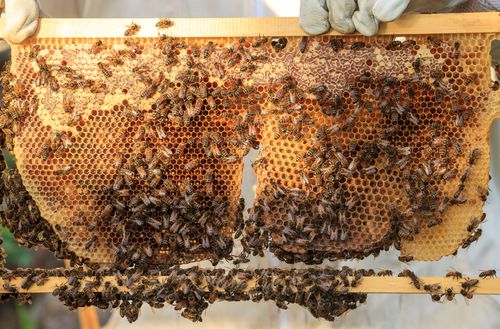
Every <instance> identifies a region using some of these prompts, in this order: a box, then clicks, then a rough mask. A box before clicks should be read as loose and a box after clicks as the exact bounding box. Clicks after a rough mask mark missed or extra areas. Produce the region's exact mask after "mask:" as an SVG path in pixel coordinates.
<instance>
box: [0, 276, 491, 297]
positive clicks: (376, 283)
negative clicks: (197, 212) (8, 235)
mask: <svg viewBox="0 0 500 329" xmlns="http://www.w3.org/2000/svg"><path fill="white" fill-rule="evenodd" d="M158 279H159V280H160V282H163V281H164V280H165V279H166V277H158ZM420 279H421V280H422V281H423V282H424V284H434V283H439V284H441V287H442V289H443V290H444V289H446V288H450V287H451V288H453V291H454V292H455V293H459V292H460V289H461V283H462V282H463V281H464V280H455V279H451V278H441V277H421V278H420ZM22 280H23V279H22V278H16V279H13V280H12V281H10V284H11V285H15V286H17V287H19V286H20V285H21V282H22ZM91 280H92V278H85V279H84V280H83V282H82V287H83V286H84V285H85V282H87V281H91ZM66 281H67V280H66V278H64V277H51V278H50V279H49V280H48V281H47V282H46V283H45V284H44V285H43V286H33V287H31V288H30V289H29V290H24V289H19V292H30V293H50V292H52V291H53V290H54V289H55V288H57V286H60V285H62V284H64V283H65V282H66ZM102 281H103V282H106V281H110V282H115V278H114V277H112V276H109V277H104V278H103V280H102ZM3 282H4V281H3V280H2V279H0V293H5V292H6V291H5V289H4V288H3ZM252 285H253V282H252V281H250V282H249V288H250V287H252ZM119 289H120V290H122V291H124V290H126V289H127V288H126V287H119ZM350 291H351V292H359V293H368V294H428V292H426V291H424V290H423V289H421V290H418V289H416V288H415V287H414V286H413V285H412V284H411V282H410V279H408V278H404V277H365V278H363V280H362V281H361V282H360V284H359V286H357V287H356V288H350ZM474 295H500V279H497V278H492V279H479V284H478V286H477V289H476V290H475V291H474Z"/></svg>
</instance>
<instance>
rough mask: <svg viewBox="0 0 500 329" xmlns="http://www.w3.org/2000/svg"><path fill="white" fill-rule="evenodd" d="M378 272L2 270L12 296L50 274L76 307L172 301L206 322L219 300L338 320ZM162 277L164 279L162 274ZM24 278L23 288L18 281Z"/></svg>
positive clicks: (361, 298)
mask: <svg viewBox="0 0 500 329" xmlns="http://www.w3.org/2000/svg"><path fill="white" fill-rule="evenodd" d="M370 275H375V272H374V271H373V270H353V269H350V268H348V267H344V268H342V269H340V270H338V269H332V268H325V269H300V270H298V269H292V270H281V269H255V270H243V269H232V270H224V269H213V270H207V269H201V268H199V267H191V268H188V269H181V268H180V267H178V266H175V267H171V268H169V269H168V270H162V271H156V270H150V271H149V272H143V271H137V270H134V269H130V270H127V271H125V272H123V273H122V272H120V271H113V270H102V269H98V270H84V269H83V268H73V269H55V270H38V269H18V270H13V271H1V273H0V277H1V278H2V279H3V280H4V284H3V288H4V289H5V290H7V291H8V292H9V293H7V294H4V295H2V296H3V297H2V298H3V299H4V300H7V299H12V298H15V299H18V300H19V299H24V300H28V299H29V294H26V293H22V292H19V289H20V288H22V289H29V288H30V287H32V286H34V285H37V286H40V285H43V284H44V283H45V282H46V281H47V277H65V278H66V282H65V283H63V284H61V285H59V286H58V287H57V288H56V289H55V290H54V291H53V295H54V296H57V297H58V298H59V299H60V300H61V301H62V302H63V303H65V305H66V306H68V307H69V308H70V309H76V308H79V307H87V306H91V305H95V306H97V307H99V308H101V309H107V308H109V307H112V308H117V309H119V310H120V314H121V315H122V316H123V317H126V318H127V319H128V320H129V321H130V322H133V321H135V320H137V317H138V315H139V311H140V308H141V306H142V304H143V303H147V304H149V305H150V306H151V307H153V308H161V307H164V305H165V304H170V305H172V306H173V307H174V309H175V310H177V311H180V312H181V315H182V316H183V317H185V318H187V319H190V320H192V321H201V320H202V318H201V316H202V313H203V312H204V311H205V310H206V309H207V307H208V306H209V305H210V304H212V303H214V302H216V301H241V300H244V301H253V302H259V301H262V300H264V301H269V300H271V301H274V302H275V303H276V305H277V306H278V307H280V308H282V309H287V307H288V306H287V305H288V304H298V305H302V306H304V307H306V308H307V309H308V310H309V311H310V312H311V313H312V314H313V315H314V316H315V317H318V318H324V319H327V320H330V321H333V320H334V319H335V318H336V317H338V316H340V315H342V314H344V313H345V312H347V311H348V310H352V309H355V308H356V307H357V306H358V305H359V304H361V303H364V302H365V301H366V298H367V295H366V294H362V293H349V287H356V286H357V285H358V284H359V282H361V280H362V278H363V277H364V276H370ZM160 276H161V277H160ZM16 278H22V282H21V284H20V285H19V286H16V285H15V284H14V283H13V282H12V280H13V279H16Z"/></svg>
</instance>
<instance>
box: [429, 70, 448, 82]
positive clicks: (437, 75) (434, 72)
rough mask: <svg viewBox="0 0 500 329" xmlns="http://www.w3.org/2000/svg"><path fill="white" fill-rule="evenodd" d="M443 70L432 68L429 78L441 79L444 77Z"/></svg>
mask: <svg viewBox="0 0 500 329" xmlns="http://www.w3.org/2000/svg"><path fill="white" fill-rule="evenodd" d="M444 76H445V75H444V72H443V71H441V70H432V71H431V78H433V79H436V80H441V79H443V78H444Z"/></svg>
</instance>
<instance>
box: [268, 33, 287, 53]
mask: <svg viewBox="0 0 500 329" xmlns="http://www.w3.org/2000/svg"><path fill="white" fill-rule="evenodd" d="M287 44H288V39H287V38H283V37H282V38H273V39H272V40H271V46H272V47H273V49H274V51H275V52H277V53H279V52H280V51H282V50H283V49H285V47H286V45H287Z"/></svg>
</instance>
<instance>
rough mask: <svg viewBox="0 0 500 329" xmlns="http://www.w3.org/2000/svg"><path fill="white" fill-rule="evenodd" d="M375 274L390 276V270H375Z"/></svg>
mask: <svg viewBox="0 0 500 329" xmlns="http://www.w3.org/2000/svg"><path fill="white" fill-rule="evenodd" d="M377 276H392V271H391V270H387V269H382V270H380V271H378V272H377Z"/></svg>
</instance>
